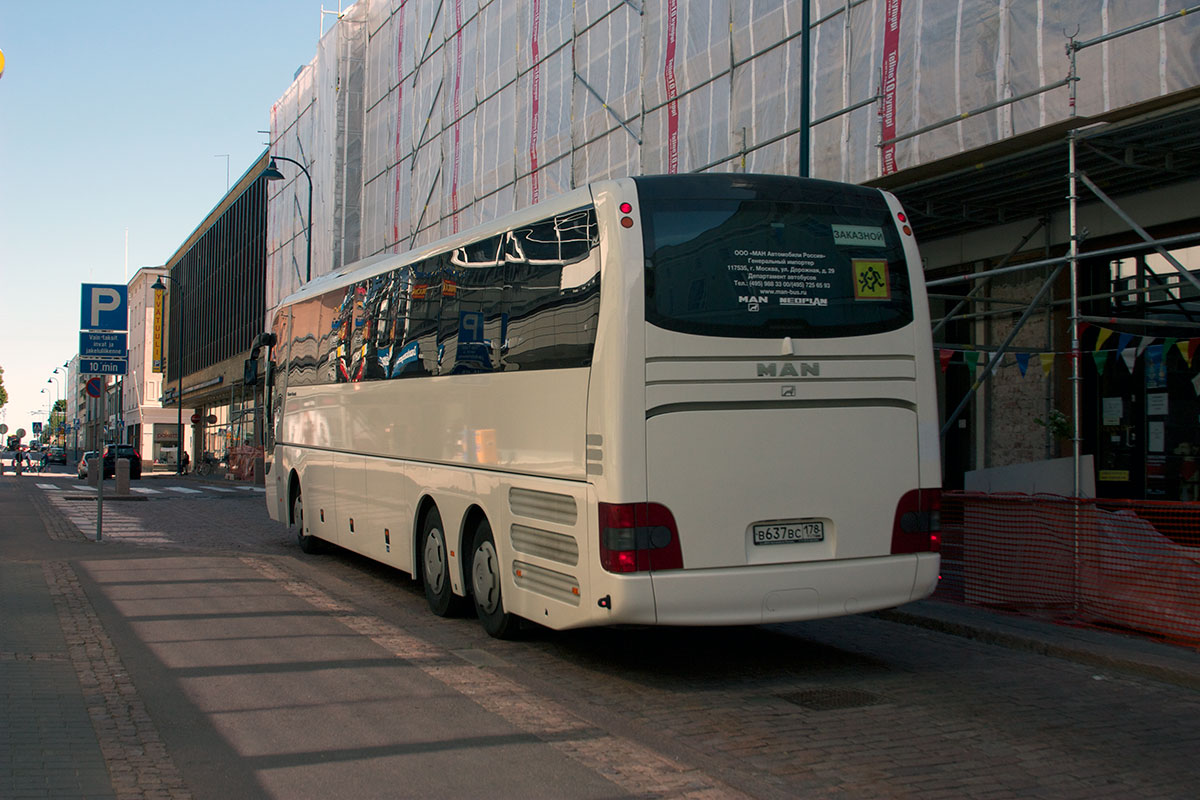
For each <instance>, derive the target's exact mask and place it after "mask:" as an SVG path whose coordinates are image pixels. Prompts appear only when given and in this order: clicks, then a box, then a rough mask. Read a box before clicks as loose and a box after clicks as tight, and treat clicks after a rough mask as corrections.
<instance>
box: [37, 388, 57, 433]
mask: <svg viewBox="0 0 1200 800" xmlns="http://www.w3.org/2000/svg"><path fill="white" fill-rule="evenodd" d="M46 383H53V381H46ZM42 394H44V395H46V427H50V414H51V409H52V408H54V392H52V391H50V390H49V389H42ZM46 433H47V432H46V431H42V433H41V435H40V436H38V437H37V440H36V441H37V442H38V443H41V441H42V436H45V435H46Z"/></svg>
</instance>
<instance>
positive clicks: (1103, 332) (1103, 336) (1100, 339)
mask: <svg viewBox="0 0 1200 800" xmlns="http://www.w3.org/2000/svg"><path fill="white" fill-rule="evenodd" d="M1112 335H1113V332H1112V331H1110V330H1109V329H1108V328H1101V329H1100V333H1099V334H1097V335H1096V347H1095V348H1094V349H1095V350H1099V349H1100V348H1101V347H1103V346H1104V343H1105V342H1107V341H1108V337H1110V336H1112Z"/></svg>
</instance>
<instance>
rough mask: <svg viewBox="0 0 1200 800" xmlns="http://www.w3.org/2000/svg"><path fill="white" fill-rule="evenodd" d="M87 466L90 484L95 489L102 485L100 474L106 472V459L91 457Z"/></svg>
mask: <svg viewBox="0 0 1200 800" xmlns="http://www.w3.org/2000/svg"><path fill="white" fill-rule="evenodd" d="M87 467H88V474H87V481H88V486H91V487H92V488H93V489H95V488H96V487H97V486H99V485H100V476H101V475H103V474H104V460H103V459H100V458H89V459H88V462H87Z"/></svg>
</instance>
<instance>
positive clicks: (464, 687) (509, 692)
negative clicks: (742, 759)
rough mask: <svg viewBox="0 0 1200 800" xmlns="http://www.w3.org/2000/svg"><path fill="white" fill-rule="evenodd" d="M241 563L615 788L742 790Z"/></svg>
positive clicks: (266, 566) (679, 793) (666, 792)
mask: <svg viewBox="0 0 1200 800" xmlns="http://www.w3.org/2000/svg"><path fill="white" fill-rule="evenodd" d="M241 561H242V563H244V564H246V565H247V566H249V567H251V568H252V569H254V570H256V571H257V572H258V573H259V574H261V575H262V576H263V577H264V578H267V579H268V580H271V581H274V582H277V583H278V584H279V585H280V586H282V587H283V588H284V589H286V590H287V591H288V592H290V593H291V594H293V595H295V596H296V597H298V598H300V599H302V600H304V601H306V602H307V603H309V604H310V605H312V606H314V607H315V608H317V609H320V610H321V611H324V612H326V613H328V614H331V615H333V616H334V617H335V618H336V619H338V620H339V621H340V622H341V623H342V624H343V625H345V626H346V627H348V628H350V629H351V630H352V631H354V632H355V633H358V634H360V635H362V636H366V637H367V638H369V639H370V640H371V641H373V642H375V643H376V644H378V645H379V646H380V647H383V648H385V649H387V650H388V651H389V652H391V653H393V654H394V655H396V656H399V657H400V658H403V659H405V660H406V661H408V662H410V663H412V664H413V665H414V666H416V667H418V668H419V669H421V670H422V671H423V672H425V673H426V674H428V675H430V676H431V677H433V678H436V679H437V680H439V681H441V682H442V683H443V684H445V685H446V686H448V687H450V688H451V689H454V690H455V691H457V692H459V693H461V694H463V695H466V696H467V697H470V698H471V699H472V700H474V701H475V702H476V703H478V704H479V705H480V706H482V707H483V708H484V709H485V710H487V711H490V712H492V713H493V714H496V715H498V716H500V717H501V718H503V719H504V720H505V721H507V722H508V723H510V724H512V725H514V726H516V727H517V728H519V729H521V730H523V731H525V732H526V733H529V734H531V735H533V736H536V737H537V738H539V739H541V740H542V741H544V742H546V743H547V744H549V745H550V746H551V747H553V748H554V749H556V750H558V751H559V752H561V753H563V754H565V755H566V756H568V757H569V758H571V759H573V760H575V761H577V762H578V763H580V764H582V765H583V766H585V767H587V768H588V769H591V770H593V771H594V772H596V773H598V774H600V775H603V776H604V777H605V778H607V779H608V780H610V781H612V782H613V783H615V784H617V785H618V786H620V787H621V788H622V789H624V790H626V791H628V792H630V793H632V794H635V795H639V796H642V797H661V798H695V799H696V800H704V799H705V798H743V797H747V795H745V794H742V793H741V792H738V791H736V790H735V789H733V788H732V787H730V786H728V785H726V784H724V783H721V782H720V781H718V780H716V779H715V778H713V777H711V776H709V775H707V774H705V773H704V772H702V771H701V770H698V769H694V768H692V767H688V766H686V765H684V764H681V763H679V762H677V761H674V760H672V759H669V758H666V757H663V756H661V755H658V754H656V753H653V752H651V751H649V750H647V749H646V747H645V746H644V745H640V744H638V743H636V742H633V741H631V740H628V739H625V738H622V737H619V736H614V735H612V734H610V733H608V732H606V731H603V730H599V729H597V728H596V727H595V726H594V725H592V724H590V723H588V722H586V721H585V720H583V719H581V718H579V717H578V716H576V715H575V714H572V713H571V712H570V711H567V710H566V709H565V708H563V707H562V706H560V705H558V704H557V703H554V702H552V701H550V700H547V699H546V698H544V697H540V696H538V695H536V694H534V693H533V692H532V691H530V690H529V689H527V688H525V687H523V686H521V685H519V684H517V683H514V682H513V681H511V680H509V679H507V678H505V677H503V676H501V675H498V674H496V673H495V672H493V671H492V670H490V669H488V668H486V667H481V666H476V665H474V664H470V663H468V662H465V661H463V660H462V659H461V658H458V657H457V656H455V655H453V654H452V653H450V652H449V651H448V650H446V649H444V648H442V647H439V646H437V645H435V644H433V643H431V642H428V641H425V640H423V639H420V638H418V637H416V636H413V635H412V634H409V633H406V632H405V631H404V630H403V629H402V628H400V627H398V626H396V625H393V624H391V623H389V622H386V621H384V620H382V619H379V618H378V617H374V616H372V615H369V614H361V613H357V612H356V611H355V610H354V609H353V608H351V607H350V606H349V605H347V604H345V603H343V602H341V601H339V600H337V599H336V598H334V597H332V596H330V595H329V594H326V593H325V592H324V591H322V590H320V589H318V588H317V587H315V586H313V585H311V584H309V583H306V582H305V581H303V580H300V579H299V578H297V577H296V576H295V575H293V574H290V573H289V572H287V571H286V570H285V569H284V568H283V567H281V566H279V565H277V564H275V563H272V562H270V561H267V560H265V559H262V558H253V557H242V558H241Z"/></svg>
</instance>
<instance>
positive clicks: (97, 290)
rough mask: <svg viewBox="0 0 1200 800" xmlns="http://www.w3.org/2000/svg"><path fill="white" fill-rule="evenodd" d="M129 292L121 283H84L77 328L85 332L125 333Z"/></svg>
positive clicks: (127, 321)
mask: <svg viewBox="0 0 1200 800" xmlns="http://www.w3.org/2000/svg"><path fill="white" fill-rule="evenodd" d="M128 300H129V290H128V288H127V287H126V286H125V285H124V284H121V283H113V284H107V283H85V284H83V298H82V302H81V303H80V310H79V328H80V330H85V331H127V330H129V314H128Z"/></svg>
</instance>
